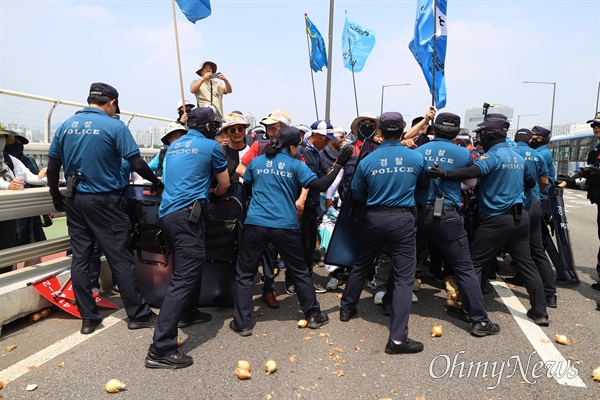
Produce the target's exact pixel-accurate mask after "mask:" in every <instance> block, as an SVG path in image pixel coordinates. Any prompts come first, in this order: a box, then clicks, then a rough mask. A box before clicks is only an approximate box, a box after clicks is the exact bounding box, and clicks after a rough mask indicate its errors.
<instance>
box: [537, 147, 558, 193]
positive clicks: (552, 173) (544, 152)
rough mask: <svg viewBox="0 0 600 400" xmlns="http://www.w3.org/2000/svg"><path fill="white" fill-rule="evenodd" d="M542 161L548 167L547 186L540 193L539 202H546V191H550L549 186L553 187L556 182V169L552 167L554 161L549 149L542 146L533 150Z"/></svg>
mask: <svg viewBox="0 0 600 400" xmlns="http://www.w3.org/2000/svg"><path fill="white" fill-rule="evenodd" d="M535 150H536V151H537V152H538V153H540V155H541V156H542V158H543V159H544V161H545V162H546V166H547V167H548V186H546V188H545V189H544V190H542V191H540V196H541V200H546V199H547V198H548V189H550V186H551V185H554V183H555V182H556V167H555V165H554V159H553V158H552V153H550V149H548V145H547V144H544V145H541V146H540V147H538V148H536V149H535Z"/></svg>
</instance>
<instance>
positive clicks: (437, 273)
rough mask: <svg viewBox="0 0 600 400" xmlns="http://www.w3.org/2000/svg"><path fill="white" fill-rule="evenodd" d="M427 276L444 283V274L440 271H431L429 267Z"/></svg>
mask: <svg viewBox="0 0 600 400" xmlns="http://www.w3.org/2000/svg"><path fill="white" fill-rule="evenodd" d="M427 276H428V277H430V278H433V279H434V280H436V281H437V282H439V283H444V274H442V271H432V270H431V269H429V271H427Z"/></svg>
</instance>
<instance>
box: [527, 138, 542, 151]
mask: <svg viewBox="0 0 600 400" xmlns="http://www.w3.org/2000/svg"><path fill="white" fill-rule="evenodd" d="M542 144H543V143H542V142H540V141H537V140H535V139H531V140H530V141H529V147H531V148H532V149H537V148H538V147H540V146H541V145H542Z"/></svg>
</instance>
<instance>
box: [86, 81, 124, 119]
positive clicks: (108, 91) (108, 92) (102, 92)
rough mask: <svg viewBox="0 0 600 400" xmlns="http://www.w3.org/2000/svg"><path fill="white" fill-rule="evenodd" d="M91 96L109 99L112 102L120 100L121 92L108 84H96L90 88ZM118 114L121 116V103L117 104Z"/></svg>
mask: <svg viewBox="0 0 600 400" xmlns="http://www.w3.org/2000/svg"><path fill="white" fill-rule="evenodd" d="M90 96H102V97H108V98H109V99H111V100H119V92H117V89H115V88H114V87H112V86H110V85H109V84H108V83H102V82H94V83H92V85H91V86H90ZM116 112H117V114H121V110H120V109H119V103H118V102H117V111H116Z"/></svg>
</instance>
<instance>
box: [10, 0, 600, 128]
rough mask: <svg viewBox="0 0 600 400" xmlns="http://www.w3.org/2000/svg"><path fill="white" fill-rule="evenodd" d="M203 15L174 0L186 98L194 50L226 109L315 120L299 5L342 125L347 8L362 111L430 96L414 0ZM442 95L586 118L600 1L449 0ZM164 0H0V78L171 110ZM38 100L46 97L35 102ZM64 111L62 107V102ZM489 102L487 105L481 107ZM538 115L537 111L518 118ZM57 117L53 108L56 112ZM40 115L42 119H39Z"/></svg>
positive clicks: (41, 90) (291, 4)
mask: <svg viewBox="0 0 600 400" xmlns="http://www.w3.org/2000/svg"><path fill="white" fill-rule="evenodd" d="M211 4H212V15H211V16H210V17H208V18H206V19H204V20H201V21H198V22H197V23H196V24H192V23H191V22H189V21H188V20H187V19H186V18H185V16H184V15H183V14H182V13H181V11H180V10H179V8H178V7H177V5H176V14H177V26H178V32H179V49H180V54H181V66H182V75H183V87H184V92H185V97H186V98H187V99H189V100H192V101H193V100H194V97H193V95H192V94H191V93H190V92H189V86H190V84H191V81H192V80H193V79H196V78H197V76H196V75H195V71H196V70H197V69H198V67H199V64H200V62H201V61H202V60H205V59H208V60H212V61H214V62H215V63H216V64H217V65H218V69H219V72H222V73H223V74H225V75H226V76H227V78H228V79H229V81H230V82H231V85H232V87H233V92H232V93H231V94H228V95H226V96H225V97H224V100H223V102H224V109H225V112H230V111H232V110H240V111H242V112H243V113H244V114H247V113H251V114H253V115H254V116H256V118H257V119H258V120H260V119H261V118H262V117H265V116H267V115H268V114H269V113H270V112H271V111H272V110H275V109H282V110H285V111H287V112H288V113H289V114H290V115H291V117H292V122H294V123H304V124H307V125H310V124H311V123H312V122H314V121H315V120H316V119H317V115H316V111H315V103H314V99H313V90H312V83H311V70H310V67H309V56H308V48H307V39H306V33H305V23H304V13H308V15H309V17H310V18H311V20H312V22H313V23H314V24H315V25H316V26H317V28H318V29H319V30H320V32H321V34H322V36H323V38H324V39H325V42H326V47H327V51H328V52H329V51H330V52H332V55H333V63H332V65H331V74H332V96H331V122H332V124H333V125H335V126H342V127H343V128H345V129H347V130H349V127H350V124H351V122H352V120H353V119H354V118H355V117H356V114H357V112H356V103H355V97H354V90H353V87H354V86H353V79H352V73H351V72H350V71H349V70H348V69H346V68H344V66H343V60H342V50H341V47H342V46H341V36H342V29H343V25H344V19H345V13H347V15H348V17H349V18H351V19H352V20H353V21H354V22H356V23H358V24H360V25H362V26H363V27H365V28H368V29H371V30H372V31H374V32H375V37H376V44H375V47H374V48H373V51H372V52H371V54H370V56H369V58H368V59H367V62H366V65H365V67H364V69H363V70H362V71H361V72H360V73H356V74H354V80H355V85H356V94H357V98H358V109H359V112H360V113H363V112H372V113H374V114H379V111H380V107H381V99H382V85H396V84H405V83H410V86H396V87H386V88H385V91H384V111H399V112H400V113H402V114H403V115H404V116H405V120H408V121H410V120H411V119H412V118H414V117H416V116H419V115H423V114H424V113H425V111H426V110H427V108H428V107H429V105H430V104H431V95H430V94H429V89H428V87H427V84H426V81H425V79H424V77H423V74H422V72H421V69H420V67H419V65H418V64H417V62H416V61H415V59H414V57H413V56H412V54H411V52H410V51H409V49H408V43H409V42H410V40H411V39H412V37H413V34H414V20H415V15H416V5H417V1H416V0H400V1H392V0H368V1H366V0H363V1H350V0H348V1H341V0H336V1H335V2H334V22H333V45H332V47H331V48H329V44H328V30H329V28H328V23H329V8H330V2H329V0H314V1H310V0H302V1H295V0H278V1H276V0H262V1H261V0H258V1H248V0H237V1H236V0H212V1H211ZM447 20H448V23H447V24H448V25H447V29H448V39H447V40H448V47H447V56H446V85H447V104H446V107H445V108H444V109H443V111H447V112H453V113H456V114H458V115H460V116H461V118H464V113H465V110H466V109H469V108H471V107H474V106H481V105H482V104H483V103H484V102H488V103H500V104H505V105H509V106H511V107H513V108H514V119H515V120H516V118H517V116H518V115H522V117H521V121H520V126H521V127H523V126H533V125H535V124H540V123H549V122H550V117H551V111H552V92H553V85H548V84H524V83H522V82H523V81H526V80H529V81H543V82H556V99H555V108H554V125H559V124H566V123H575V122H577V123H584V122H585V121H587V120H588V119H591V118H592V117H593V116H594V113H595V107H596V101H597V100H596V99H597V95H598V88H599V82H600V0H579V1H577V0H564V1H552V0H547V1H537V0H536V1H534V0H514V1H513V0H504V1H494V0H479V1H467V0H465V1H460V0H448V6H447ZM175 42H176V41H175V32H174V24H173V11H172V4H171V1H170V0H154V1H152V0H144V1H137V0H136V1H134V0H106V1H69V0H63V1H51V0H47V1H43V0H37V1H36V0H0V58H1V60H0V61H1V62H0V88H2V89H8V90H14V91H18V92H24V93H30V94H35V95H39V96H46V97H51V98H57V99H63V100H68V101H75V102H81V103H84V102H85V101H86V98H87V95H88V90H89V85H90V83H92V82H96V81H102V82H106V83H109V84H111V85H113V86H114V87H116V88H117V90H118V91H119V93H120V97H119V103H120V107H121V110H126V111H131V112H135V113H143V114H149V115H156V116H161V117H166V118H175V117H176V110H175V109H176V103H177V101H178V100H179V99H181V90H180V84H179V70H178V62H177V51H176V45H175ZM313 76H314V82H315V90H316V97H317V110H318V115H319V119H323V118H324V116H325V94H326V82H327V72H326V71H325V70H323V72H318V73H315V74H314V75H313ZM7 97H8V96H5V95H0V122H8V121H12V122H20V121H21V120H24V121H28V123H29V125H32V124H34V123H33V122H31V117H28V114H29V111H25V110H24V109H23V108H24V107H23V106H21V107H19V106H18V102H17V103H15V100H14V99H7ZM44 107H46V106H45V105H44ZM69 112H71V111H69ZM490 112H492V111H490ZM529 114H537V115H536V116H527V115H529ZM59 117H60V115H59ZM40 125H41V124H40Z"/></svg>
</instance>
